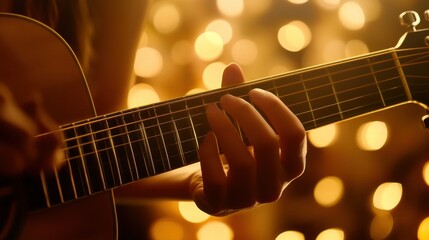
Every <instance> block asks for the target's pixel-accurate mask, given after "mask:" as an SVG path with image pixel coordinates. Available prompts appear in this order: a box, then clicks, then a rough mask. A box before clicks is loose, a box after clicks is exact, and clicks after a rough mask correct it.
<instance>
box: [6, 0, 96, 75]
mask: <svg viewBox="0 0 429 240" xmlns="http://www.w3.org/2000/svg"><path fill="white" fill-rule="evenodd" d="M13 4H14V5H13V12H15V13H17V14H21V15H25V16H28V17H30V18H33V19H36V20H38V21H40V22H42V23H44V24H46V25H48V26H49V27H51V28H52V29H54V30H55V31H56V32H57V33H58V34H60V35H61V36H62V37H63V38H64V39H65V40H66V41H67V43H68V44H69V45H70V46H71V48H72V49H73V51H74V52H75V54H76V56H77V57H78V59H79V61H80V64H81V65H82V67H83V69H84V70H87V67H88V66H89V64H90V59H91V55H92V42H91V39H92V21H91V19H90V13H89V9H88V5H87V4H88V3H87V0H15V1H14V3H13Z"/></svg>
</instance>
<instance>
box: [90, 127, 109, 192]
mask: <svg viewBox="0 0 429 240" xmlns="http://www.w3.org/2000/svg"><path fill="white" fill-rule="evenodd" d="M88 127H89V131H90V132H91V143H92V147H93V149H94V151H95V158H96V160H97V165H98V170H99V172H100V177H101V184H102V185H103V189H104V190H106V189H107V187H106V181H105V178H106V175H105V173H104V171H103V168H102V166H101V160H100V157H99V151H98V150H97V144H96V141H95V138H94V133H93V132H94V131H93V130H92V127H91V124H88Z"/></svg>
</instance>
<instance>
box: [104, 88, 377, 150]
mask: <svg viewBox="0 0 429 240" xmlns="http://www.w3.org/2000/svg"><path fill="white" fill-rule="evenodd" d="M373 94H374V93H372V94H367V95H361V96H360V97H358V98H354V99H349V100H347V101H344V102H348V101H354V100H356V99H359V98H361V97H366V96H370V95H373ZM332 105H334V104H331V105H326V106H325V107H330V106H332ZM335 105H336V104H335ZM325 107H324V108H325ZM320 109H323V108H320ZM352 110H354V109H351V110H347V111H342V113H345V112H349V111H352ZM308 112H311V111H306V112H301V113H297V114H296V115H297V116H299V115H301V114H305V113H308ZM198 115H202V113H201V114H198ZM192 116H196V115H192ZM192 116H191V118H190V119H192ZM329 116H331V115H328V117H329ZM325 117H326V116H325ZM323 118H324V117H322V118H319V119H323ZM312 122H313V121H312ZM305 123H308V122H303V124H305ZM192 126H194V127H195V126H198V125H194V124H192ZM185 129H186V128H185ZM192 130H193V132H195V129H194V128H192ZM195 136H196V134H195ZM151 137H159V135H154V136H151ZM151 137H145V139H146V140H147V139H149V138H151ZM196 138H197V137H196ZM133 143H134V142H133ZM119 146H121V145H119ZM108 149H110V148H108ZM102 150H105V149H99V151H102Z"/></svg>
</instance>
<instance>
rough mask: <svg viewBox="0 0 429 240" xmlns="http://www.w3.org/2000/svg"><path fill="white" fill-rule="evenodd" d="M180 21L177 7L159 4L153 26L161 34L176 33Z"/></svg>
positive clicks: (164, 3) (169, 4)
mask: <svg viewBox="0 0 429 240" xmlns="http://www.w3.org/2000/svg"><path fill="white" fill-rule="evenodd" d="M180 21H181V16H180V12H179V10H178V9H177V7H176V6H175V5H173V4H171V3H166V2H163V3H161V4H158V7H156V9H155V13H154V15H153V26H154V28H155V29H156V30H157V31H158V32H159V33H163V34H167V33H171V32H174V31H175V30H176V29H177V27H178V26H179V25H180Z"/></svg>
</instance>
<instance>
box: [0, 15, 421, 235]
mask: <svg viewBox="0 0 429 240" xmlns="http://www.w3.org/2000/svg"><path fill="white" fill-rule="evenodd" d="M407 16H408V19H413V18H416V17H415V16H416V15H415V13H414V12H407V13H406V14H405V15H404V17H403V19H404V20H403V21H404V23H406V24H408V26H409V28H410V29H409V31H408V32H407V33H406V34H405V35H404V36H403V37H402V38H401V40H400V41H399V43H398V45H397V46H396V47H394V48H390V49H386V50H382V51H377V52H373V53H369V54H366V55H362V56H357V57H353V58H349V59H345V60H341V61H337V62H333V63H329V64H323V65H318V66H314V67H309V68H305V69H301V70H297V71H292V72H289V73H286V74H281V75H276V76H272V77H268V78H264V79H260V80H255V81H251V82H247V83H245V84H243V85H237V86H232V87H229V88H224V89H217V90H213V91H208V92H205V93H201V94H197V95H192V96H187V97H183V98H178V99H173V100H170V101H166V102H162V103H158V104H153V105H149V106H142V107H137V108H133V109H127V110H124V111H120V112H114V113H111V114H107V115H97V114H96V111H95V109H94V105H93V103H92V100H91V94H90V90H89V88H88V85H87V83H86V81H85V76H84V74H83V73H82V70H81V67H80V65H79V62H78V60H77V59H76V57H75V55H74V53H73V51H72V50H71V49H70V47H69V46H68V45H67V43H66V42H65V41H64V40H63V39H62V38H61V37H60V36H59V35H58V34H57V33H55V32H54V31H53V30H52V29H50V28H49V27H47V26H45V25H43V24H42V23H40V22H37V21H35V20H33V19H30V18H27V17H23V16H19V15H13V14H0V76H1V81H2V82H3V83H4V84H5V85H6V86H7V87H9V88H10V89H11V90H12V92H13V93H14V95H15V98H16V99H24V98H25V96H27V95H29V94H31V93H34V92H40V93H42V94H43V98H44V105H45V106H44V107H45V108H46V109H47V110H48V112H49V113H50V114H51V115H52V116H53V117H54V119H56V120H57V121H58V123H59V124H61V126H60V130H59V131H60V132H61V134H62V135H63V138H64V145H63V146H64V147H63V149H64V155H65V156H66V163H65V164H64V165H63V166H62V167H61V168H58V169H54V171H53V173H52V174H47V173H44V172H41V173H40V174H39V175H37V176H25V177H22V178H20V179H2V180H1V185H0V187H1V188H0V189H1V191H0V192H1V193H2V195H1V196H2V197H1V203H2V206H7V210H4V209H3V207H2V210H1V211H2V212H1V213H2V215H1V216H0V218H1V219H4V220H0V221H1V222H0V223H1V227H2V231H1V232H0V238H1V239H5V238H19V239H103V240H105V239H116V238H117V226H116V213H115V207H114V198H113V197H114V196H113V190H114V189H115V188H119V187H121V186H123V185H126V184H128V183H131V182H135V181H139V180H141V179H144V178H148V177H151V176H154V175H157V174H161V173H165V172H168V171H170V170H174V169H177V168H181V167H184V166H187V165H189V164H193V163H195V162H198V154H197V150H198V145H199V143H200V141H201V140H202V139H203V137H204V136H205V134H206V133H207V131H208V130H209V125H208V122H207V119H206V117H205V107H204V106H205V105H206V104H207V103H212V102H217V101H219V99H220V97H221V96H223V95H225V94H227V93H228V94H232V95H235V96H239V97H241V98H243V99H248V95H247V94H248V92H249V91H250V90H251V89H253V88H261V89H265V90H267V91H270V92H272V93H274V94H275V95H277V96H278V97H279V98H280V99H281V100H282V101H283V102H284V103H285V104H287V106H288V107H289V108H290V109H291V110H292V111H293V112H294V113H295V114H296V115H297V117H298V118H299V119H300V120H301V122H302V124H303V125H304V127H305V129H306V130H311V129H314V128H317V127H320V126H324V125H326V124H330V123H335V122H340V121H344V120H347V119H350V118H354V117H357V116H361V115H363V114H368V113H373V112H375V111H380V110H383V109H386V108H392V107H396V106H399V105H404V104H413V105H417V106H420V107H421V109H422V121H423V123H424V124H425V126H426V127H428V126H429V117H428V115H427V110H428V106H427V105H426V104H428V103H429V47H428V44H429V31H428V30H426V29H424V30H416V29H415V27H416V22H415V21H406V19H407ZM410 16H411V17H410ZM70 99H73V101H70ZM237 128H238V129H239V127H237ZM46 134H49V133H46ZM242 138H243V141H244V142H245V143H248V142H247V139H246V136H244V135H243V136H242ZM5 193H8V194H5ZM3 203H4V204H3Z"/></svg>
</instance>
